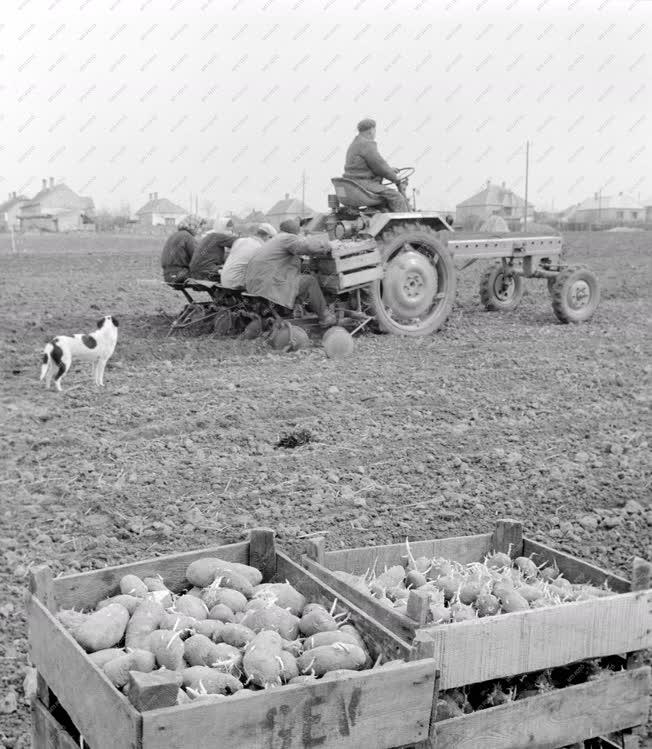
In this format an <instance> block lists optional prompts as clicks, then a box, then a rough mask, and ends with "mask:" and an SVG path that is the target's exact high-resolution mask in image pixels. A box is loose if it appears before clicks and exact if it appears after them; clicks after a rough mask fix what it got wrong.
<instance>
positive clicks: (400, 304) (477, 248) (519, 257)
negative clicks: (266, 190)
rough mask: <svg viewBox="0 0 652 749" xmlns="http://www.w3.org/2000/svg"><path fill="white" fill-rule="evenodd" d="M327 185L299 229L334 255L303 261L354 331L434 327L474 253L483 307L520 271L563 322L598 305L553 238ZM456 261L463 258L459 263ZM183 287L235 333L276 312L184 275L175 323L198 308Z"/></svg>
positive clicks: (584, 274)
mask: <svg viewBox="0 0 652 749" xmlns="http://www.w3.org/2000/svg"><path fill="white" fill-rule="evenodd" d="M413 172H414V169H412V168H411V167H409V168H405V169H402V170H400V175H399V176H400V177H402V178H403V179H402V181H401V188H402V191H403V192H404V191H405V187H406V185H407V180H408V178H409V176H410V175H411V174H412V173H413ZM332 182H333V185H334V187H335V194H333V195H329V198H328V201H329V207H330V209H331V210H330V212H328V213H321V214H317V215H315V216H313V217H312V218H311V219H310V220H309V221H308V222H307V223H305V224H304V227H303V230H304V231H305V233H306V234H324V235H327V236H328V238H329V240H330V241H331V247H332V250H331V255H330V257H321V258H311V259H310V260H306V261H305V269H306V271H308V272H312V273H314V274H316V275H317V277H318V279H319V282H320V285H321V287H322V289H323V290H324V292H325V294H326V296H327V298H328V301H329V302H331V303H332V304H333V307H334V309H335V311H336V316H337V318H338V324H340V325H344V326H345V327H348V328H349V329H351V330H353V331H354V332H355V331H357V330H358V329H360V328H362V327H363V326H364V325H366V324H367V323H369V322H372V321H374V322H375V324H376V325H377V326H378V327H379V328H380V329H381V330H383V331H385V332H387V333H393V334H395V335H405V336H424V335H428V334H430V333H433V332H435V331H437V330H439V328H441V326H442V325H443V324H444V323H445V322H446V319H447V318H448V316H449V314H450V312H451V309H452V306H453V303H454V301H455V294H456V273H457V272H458V271H459V270H463V269H464V268H466V267H468V266H469V265H471V263H473V262H475V261H477V260H493V261H494V262H493V263H492V264H491V265H490V266H489V267H488V268H487V269H486V270H485V272H484V273H483V275H482V279H481V283H480V298H481V301H482V303H483V305H484V306H485V308H486V309H487V310H491V311H498V310H512V309H514V308H516V307H517V306H518V304H519V302H520V301H521V299H522V297H523V291H524V283H523V279H524V278H541V279H545V280H546V282H547V285H548V291H549V294H550V297H551V302H552V308H553V311H554V314H555V315H556V317H557V318H558V319H559V320H560V321H561V322H562V323H577V322H583V321H585V320H588V319H589V318H590V317H591V316H592V315H593V313H594V311H595V309H596V307H597V305H598V303H599V300H600V290H599V284H598V281H597V278H596V277H595V275H594V274H593V273H592V272H591V271H590V270H588V269H587V268H585V267H582V266H569V265H566V264H565V263H564V262H563V246H562V238H561V237H559V236H555V235H551V236H534V235H531V234H527V233H524V234H503V235H495V236H488V235H487V234H473V235H469V234H464V235H461V236H460V238H459V239H458V238H456V235H455V233H454V231H453V227H452V226H451V221H450V220H449V219H447V218H446V217H444V216H442V215H441V214H440V213H438V212H432V211H428V212H406V213H390V212H387V211H385V210H383V208H382V204H383V201H382V199H381V198H379V197H378V196H377V195H375V194H374V193H372V192H369V191H368V190H366V189H365V188H364V187H363V186H362V185H360V184H358V183H357V182H355V181H354V180H350V179H346V178H334V179H333V180H332ZM455 261H462V265H461V267H460V268H459V269H458V268H456V266H455ZM188 289H194V290H204V291H208V293H210V295H211V297H212V300H213V307H214V309H213V310H212V314H213V316H214V317H215V330H216V331H217V332H220V333H222V334H224V333H226V332H228V330H233V328H232V327H230V321H232V319H233V313H236V314H237V315H239V316H240V317H241V318H242V319H245V320H249V321H251V320H254V319H259V320H264V319H265V318H266V317H267V318H269V317H271V315H278V314H279V310H278V309H276V310H275V309H274V308H273V307H272V305H265V303H264V301H265V300H259V299H256V300H251V299H247V298H246V297H247V295H244V297H243V296H242V295H240V294H237V293H236V294H234V292H233V291H231V290H226V289H222V288H221V287H220V285H219V284H217V283H212V282H204V281H200V282H197V281H193V280H189V281H188V282H187V283H186V286H185V288H184V289H183V291H184V293H185V294H186V297H187V298H188V300H189V302H190V303H191V304H190V306H189V307H187V308H186V310H185V311H184V312H185V313H186V317H185V319H184V318H178V319H177V320H176V321H175V322H174V323H173V328H172V329H174V328H175V326H176V327H180V326H183V325H185V324H189V323H188V310H189V309H190V307H191V306H192V304H194V305H195V310H196V306H197V303H196V302H193V300H192V299H191V297H190V296H189V295H188V293H187V292H188ZM252 301H255V304H252ZM209 304H210V303H209ZM225 310H226V311H229V315H228V316H227V315H226V312H225ZM280 314H281V315H283V314H285V315H286V316H288V315H289V316H292V317H293V323H294V324H298V325H302V326H304V327H310V326H311V325H315V324H316V319H315V318H314V317H312V316H307V315H305V313H304V311H303V310H301V309H297V310H294V311H292V310H289V311H288V310H285V311H281V312H280ZM182 315H183V313H182ZM197 316H198V314H196V315H195V317H197Z"/></svg>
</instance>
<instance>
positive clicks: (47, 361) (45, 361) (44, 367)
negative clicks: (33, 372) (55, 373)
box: [39, 343, 53, 380]
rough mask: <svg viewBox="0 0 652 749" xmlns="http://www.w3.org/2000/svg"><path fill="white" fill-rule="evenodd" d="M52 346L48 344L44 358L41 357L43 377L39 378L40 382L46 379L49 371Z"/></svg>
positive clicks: (44, 350) (44, 351)
mask: <svg viewBox="0 0 652 749" xmlns="http://www.w3.org/2000/svg"><path fill="white" fill-rule="evenodd" d="M52 348H53V346H52V344H51V343H48V344H46V346H45V348H44V349H43V356H42V357H41V362H42V364H41V376H40V377H39V380H44V379H45V374H46V372H47V371H48V367H49V366H50V357H51V355H52Z"/></svg>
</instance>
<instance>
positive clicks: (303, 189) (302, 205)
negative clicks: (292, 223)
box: [301, 169, 306, 218]
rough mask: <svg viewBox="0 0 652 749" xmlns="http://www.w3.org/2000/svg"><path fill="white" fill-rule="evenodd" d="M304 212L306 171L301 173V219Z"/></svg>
mask: <svg viewBox="0 0 652 749" xmlns="http://www.w3.org/2000/svg"><path fill="white" fill-rule="evenodd" d="M305 212H306V170H305V169H304V170H303V171H302V172H301V218H303V217H304V216H303V214H304V213H305Z"/></svg>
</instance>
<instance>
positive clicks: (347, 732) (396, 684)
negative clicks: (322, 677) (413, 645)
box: [143, 660, 433, 749]
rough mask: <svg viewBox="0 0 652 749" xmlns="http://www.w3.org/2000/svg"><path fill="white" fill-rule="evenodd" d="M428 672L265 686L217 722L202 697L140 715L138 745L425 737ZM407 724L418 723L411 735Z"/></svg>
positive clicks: (244, 748) (352, 746)
mask: <svg viewBox="0 0 652 749" xmlns="http://www.w3.org/2000/svg"><path fill="white" fill-rule="evenodd" d="M388 677H391V682H388ZM432 677H433V673H432V663H431V662H430V661H427V660H426V661H420V662H419V665H418V667H415V666H414V664H406V665H405V666H400V667H397V668H396V669H392V670H391V671H387V672H385V674H383V673H382V671H379V672H377V673H375V674H374V673H371V674H363V673H361V674H359V675H358V676H352V677H350V678H347V679H344V680H342V681H333V682H323V683H316V684H312V685H307V686H299V685H296V686H288V687H284V688H283V689H277V690H272V691H270V692H269V694H267V695H265V699H264V700H263V699H257V698H256V697H247V698H244V699H239V700H234V701H232V702H229V704H228V713H225V719H224V720H223V721H216V719H215V718H216V711H215V706H214V705H209V704H206V703H203V704H202V703H197V704H190V705H183V706H180V707H176V708H169V709H167V710H152V711H150V712H147V713H143V746H145V747H147V749H188V747H192V749H215V748H216V747H225V748H226V747H238V749H254V748H255V747H262V746H271V747H282V746H285V747H304V746H308V747H311V746H328V747H330V746H333V747H335V746H337V747H338V749H357V747H360V746H364V744H365V743H366V744H367V745H368V746H374V747H379V746H384V747H395V746H401V745H403V744H407V743H408V742H410V741H412V740H415V739H417V740H424V739H426V738H427V736H428V717H429V711H427V710H424V707H425V705H424V689H423V687H424V686H428V688H429V689H430V690H432ZM388 692H389V693H391V695H392V698H391V700H388V699H387V693H388ZM412 726H417V727H418V730H417V732H416V733H415V732H414V730H413V728H411V727H412ZM406 728H407V730H406Z"/></svg>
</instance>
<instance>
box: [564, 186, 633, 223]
mask: <svg viewBox="0 0 652 749" xmlns="http://www.w3.org/2000/svg"><path fill="white" fill-rule="evenodd" d="M646 220H647V216H646V208H645V206H644V205H643V203H641V202H639V201H638V200H636V199H635V198H633V197H632V196H631V195H625V194H624V193H622V192H619V193H618V195H613V196H608V195H600V194H599V193H596V194H595V195H594V196H593V197H592V198H587V199H586V200H583V201H582V202H581V203H578V204H577V205H574V206H571V207H570V208H569V209H568V210H567V211H565V212H564V215H563V219H562V221H563V223H564V224H566V225H573V226H578V227H579V226H582V227H584V226H604V227H608V226H624V225H636V224H644V223H645V222H646Z"/></svg>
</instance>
